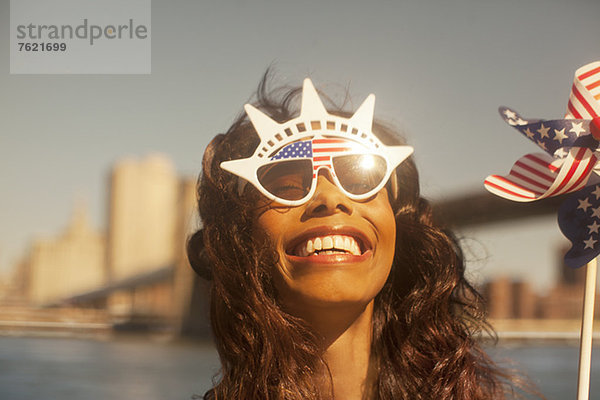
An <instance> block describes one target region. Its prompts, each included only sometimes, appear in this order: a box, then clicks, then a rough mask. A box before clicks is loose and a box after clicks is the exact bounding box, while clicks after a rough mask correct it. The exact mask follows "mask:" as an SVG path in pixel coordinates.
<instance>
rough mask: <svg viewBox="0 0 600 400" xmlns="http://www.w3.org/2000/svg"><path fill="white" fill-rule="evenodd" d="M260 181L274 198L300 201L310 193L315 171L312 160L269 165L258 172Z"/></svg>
mask: <svg viewBox="0 0 600 400" xmlns="http://www.w3.org/2000/svg"><path fill="white" fill-rule="evenodd" d="M257 174H258V181H259V182H260V184H261V185H262V186H263V187H264V188H265V189H267V191H268V192H269V193H271V194H272V195H273V196H275V197H278V198H280V199H284V200H300V199H302V198H304V197H305V196H306V195H307V194H308V192H309V191H310V186H311V183H312V177H313V171H312V162H311V160H306V159H305V160H290V161H280V162H276V163H273V164H267V165H263V166H262V167H260V168H259V169H258V171H257Z"/></svg>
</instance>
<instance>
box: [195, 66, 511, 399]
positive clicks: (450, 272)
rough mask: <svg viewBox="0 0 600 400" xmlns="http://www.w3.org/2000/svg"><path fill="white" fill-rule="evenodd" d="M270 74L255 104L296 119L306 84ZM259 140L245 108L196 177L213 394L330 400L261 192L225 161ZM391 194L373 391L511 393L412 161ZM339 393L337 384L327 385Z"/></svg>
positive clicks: (445, 395)
mask: <svg viewBox="0 0 600 400" xmlns="http://www.w3.org/2000/svg"><path fill="white" fill-rule="evenodd" d="M267 81H268V73H267V74H265V77H264V78H263V80H262V81H261V83H260V85H259V88H258V91H257V95H256V101H255V102H254V105H255V106H256V107H257V108H259V109H261V110H262V111H263V112H265V113H267V114H269V115H270V116H271V118H273V119H275V120H277V121H280V122H283V121H286V120H289V119H290V118H292V117H293V116H294V111H296V107H295V106H296V104H297V100H298V97H299V96H298V95H299V93H300V90H299V88H293V89H289V88H280V89H276V90H268V88H267ZM373 131H374V133H375V134H376V135H378V136H379V138H380V139H381V140H382V141H383V142H384V143H386V144H402V140H401V139H400V138H399V136H398V135H396V134H395V132H394V131H393V130H392V129H390V128H389V127H386V126H384V125H382V124H380V123H376V124H375V125H374V127H373ZM257 144H258V137H257V135H256V133H255V131H254V128H253V127H252V125H251V124H250V123H249V121H248V119H247V118H246V117H245V115H241V116H240V117H239V118H238V119H237V120H236V121H235V122H234V124H233V125H232V126H231V127H230V128H229V130H228V131H227V132H226V133H225V134H220V135H218V136H216V137H215V138H214V139H213V141H212V142H211V143H210V144H209V146H208V148H207V149H206V152H205V154H204V159H203V164H202V173H201V176H200V180H199V185H198V209H199V213H200V217H201V220H202V223H203V227H202V229H201V230H199V231H197V232H196V233H195V234H194V235H193V236H192V237H191V238H190V240H189V242H188V257H189V259H190V263H191V264H192V266H193V267H194V269H195V270H196V271H197V272H198V273H199V274H200V275H201V276H203V277H205V278H207V279H210V280H212V285H211V293H210V302H211V323H212V329H213V333H214V339H215V343H216V347H217V350H218V352H219V355H220V358H221V363H222V368H221V372H220V376H219V377H218V381H217V382H216V383H215V387H214V388H213V389H211V390H210V391H209V392H208V393H207V394H206V396H205V398H207V399H209V398H210V399H269V400H270V399H286V400H287V399H290V400H291V399H298V400H300V399H302V400H306V399H326V398H330V397H331V395H332V393H331V392H329V393H322V392H321V390H322V389H320V385H319V384H318V382H316V378H315V373H316V372H317V371H320V370H323V369H322V368H323V367H325V368H327V366H326V364H325V362H324V360H323V358H322V349H320V348H319V347H318V345H317V338H316V337H315V334H314V333H313V332H312V331H311V329H310V328H309V327H308V326H307V324H306V323H305V322H304V321H303V320H301V319H299V318H297V317H294V316H293V315H290V314H288V313H286V312H285V311H283V310H282V309H281V307H280V306H279V304H278V303H277V293H276V290H275V287H274V285H273V281H272V279H271V274H270V271H271V270H272V267H273V265H275V264H276V263H277V255H276V253H275V251H274V249H272V248H270V247H269V244H268V243H264V242H259V241H258V240H257V238H258V237H260V235H257V234H256V232H255V231H254V229H256V228H255V224H253V222H254V216H255V208H256V204H257V200H258V199H259V196H260V194H259V193H258V192H257V191H256V190H254V188H253V187H251V185H246V188H245V189H244V190H243V191H240V186H239V184H238V178H237V177H235V176H233V175H232V174H229V173H228V172H226V171H224V170H222V169H221V168H220V167H219V165H220V163H221V162H222V161H225V160H230V159H237V158H241V157H249V156H250V155H251V154H252V152H253V150H254V149H255V147H256V145H257ZM392 179H396V180H397V185H398V188H399V195H398V196H396V197H394V198H393V199H390V202H391V205H392V208H393V210H394V212H395V220H396V226H397V232H398V233H397V237H396V245H395V256H394V261H393V265H392V269H391V273H390V275H389V277H388V279H387V282H386V283H385V285H384V287H383V289H382V290H381V292H380V293H379V294H378V295H377V296H376V298H375V303H374V316H373V321H374V322H373V341H372V348H371V366H370V371H373V373H372V374H371V373H370V375H372V376H373V379H372V380H370V382H371V384H370V387H368V388H367V390H366V393H367V394H366V396H368V398H372V399H394V400H397V399H428V400H429V399H457V400H459V399H464V400H466V399H469V400H476V399H504V398H506V396H507V394H509V393H512V391H513V389H512V388H513V386H512V385H511V382H510V376H509V375H508V374H507V373H505V372H504V371H502V370H501V369H499V368H497V367H496V366H495V364H494V363H493V362H492V361H491V359H490V358H489V357H488V356H487V355H486V354H485V352H484V351H483V350H482V349H481V347H480V345H479V344H478V342H477V341H476V339H475V336H476V335H477V334H479V333H480V332H482V331H489V330H490V329H489V326H488V325H486V323H485V322H484V310H483V306H482V304H483V302H482V298H481V296H480V294H479V293H478V292H477V291H476V290H475V288H473V286H471V285H470V284H469V283H468V282H467V280H466V279H465V276H464V272H465V264H464V259H463V255H462V252H461V249H460V247H459V245H458V243H457V240H456V239H455V238H454V236H453V235H452V234H451V233H450V232H449V231H447V230H445V229H443V228H442V227H440V226H438V225H437V224H436V222H435V220H434V218H433V216H432V210H431V207H430V206H429V204H428V202H427V201H426V200H425V199H423V198H422V197H421V196H420V193H419V180H418V174H417V169H416V167H415V164H414V161H413V160H412V158H411V159H409V160H407V161H405V162H404V163H402V164H401V165H400V166H399V167H398V168H397V170H396V174H395V177H394V176H393V177H392ZM331 390H332V388H331V385H330V391H331Z"/></svg>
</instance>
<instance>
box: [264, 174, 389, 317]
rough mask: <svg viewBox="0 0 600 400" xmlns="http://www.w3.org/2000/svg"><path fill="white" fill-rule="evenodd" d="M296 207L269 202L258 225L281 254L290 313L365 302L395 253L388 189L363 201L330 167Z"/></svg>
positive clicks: (279, 271)
mask: <svg viewBox="0 0 600 400" xmlns="http://www.w3.org/2000/svg"><path fill="white" fill-rule="evenodd" d="M317 179H318V180H317V189H316V192H315V194H314V196H313V197H312V198H311V199H310V200H309V201H308V202H307V203H305V204H303V205H300V206H296V207H285V206H278V205H277V204H275V203H273V204H269V205H268V206H265V208H264V209H262V211H261V213H260V214H259V215H258V218H257V224H258V226H259V227H260V228H261V229H262V230H263V231H264V232H265V234H266V236H267V240H269V241H271V242H272V245H273V246H274V247H275V249H276V251H277V253H278V254H279V263H278V264H277V266H276V268H275V271H274V282H275V285H276V288H277V291H278V293H279V298H280V301H281V302H282V304H283V305H284V307H285V308H286V309H287V310H288V311H289V312H291V313H293V314H297V313H301V312H302V310H303V309H305V307H311V308H314V307H331V306H340V305H342V306H343V305H357V304H358V305H366V304H368V303H369V302H370V301H371V300H373V298H374V297H375V295H377V293H379V291H380V290H381V288H382V287H383V285H384V283H385V281H386V279H387V277H388V274H389V272H390V268H391V265H392V260H393V258H394V244H395V239H396V224H395V220H394V213H393V211H392V208H391V206H390V203H389V200H388V194H387V190H386V189H382V190H381V191H380V192H379V193H378V194H377V195H375V196H373V197H371V198H369V199H367V200H363V201H353V200H351V199H349V198H348V197H346V196H345V195H344V194H342V193H341V192H340V191H339V189H338V188H337V186H336V185H335V184H334V183H333V182H332V180H331V176H330V175H329V173H328V172H325V173H324V174H319V176H318V178H317Z"/></svg>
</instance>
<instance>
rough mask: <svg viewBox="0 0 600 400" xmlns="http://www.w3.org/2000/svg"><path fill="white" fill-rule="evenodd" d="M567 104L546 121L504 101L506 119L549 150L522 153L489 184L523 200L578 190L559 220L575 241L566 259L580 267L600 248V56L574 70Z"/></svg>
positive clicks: (501, 193)
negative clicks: (562, 114) (562, 112)
mask: <svg viewBox="0 0 600 400" xmlns="http://www.w3.org/2000/svg"><path fill="white" fill-rule="evenodd" d="M567 109H568V111H567V115H566V116H565V118H563V119H556V120H546V121H544V120H527V119H524V118H523V117H521V116H520V115H519V114H518V113H517V112H515V111H514V110H511V109H510V108H507V107H500V109H499V112H500V115H501V116H502V118H503V119H504V121H506V122H507V123H508V124H509V125H512V126H513V127H514V128H516V129H517V130H518V131H519V132H521V133H522V134H523V135H524V136H525V137H527V138H528V139H529V140H531V141H533V142H534V143H535V144H536V145H537V146H538V147H539V148H541V149H542V150H543V151H544V153H533V154H527V155H525V156H523V157H521V158H520V159H519V160H517V162H516V163H515V164H514V165H513V167H512V169H511V170H510V172H509V174H508V175H506V176H500V175H490V176H488V177H487V178H486V179H485V183H484V185H485V187H486V189H487V190H489V191H490V192H492V193H493V194H495V195H498V196H500V197H504V198H505V199H509V200H513V201H519V202H529V201H535V200H540V199H543V198H547V197H552V196H558V195H561V194H566V193H573V194H572V195H571V196H569V197H568V198H567V200H566V201H565V202H564V203H563V205H562V206H561V207H560V209H559V214H558V220H559V226H560V228H561V230H562V232H563V234H564V235H565V236H566V237H567V238H568V239H569V240H570V241H571V243H572V248H571V250H569V252H568V253H567V255H566V256H565V263H566V264H567V265H569V266H570V267H575V268H576V267H581V266H582V265H585V264H586V263H588V262H589V261H590V260H592V259H594V258H595V257H596V256H598V255H599V254H600V229H599V227H600V225H598V224H600V162H599V160H600V146H599V143H600V142H599V140H600V61H597V62H594V63H591V64H588V65H585V66H583V67H581V68H579V69H578V70H577V71H576V72H575V80H574V83H573V86H572V89H571V96H570V98H569V104H568V107H567ZM596 225H598V227H597V226H596Z"/></svg>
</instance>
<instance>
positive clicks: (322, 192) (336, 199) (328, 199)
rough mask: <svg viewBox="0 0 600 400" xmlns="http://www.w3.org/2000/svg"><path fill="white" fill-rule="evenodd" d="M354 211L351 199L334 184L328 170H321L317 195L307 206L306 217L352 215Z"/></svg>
mask: <svg viewBox="0 0 600 400" xmlns="http://www.w3.org/2000/svg"><path fill="white" fill-rule="evenodd" d="M353 211H354V208H353V205H352V200H351V199H349V198H348V197H347V196H346V195H345V194H344V193H343V192H342V191H341V190H340V189H339V188H338V187H337V186H336V184H335V183H334V181H333V177H332V176H331V172H330V171H329V170H328V169H325V168H323V169H321V170H319V173H318V176H317V187H316V189H315V193H314V194H313V196H312V197H311V199H310V200H309V201H308V203H307V204H306V210H305V213H304V214H305V216H306V217H323V216H328V215H333V214H335V213H338V212H342V213H345V214H348V215H351V214H352V212H353Z"/></svg>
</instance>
